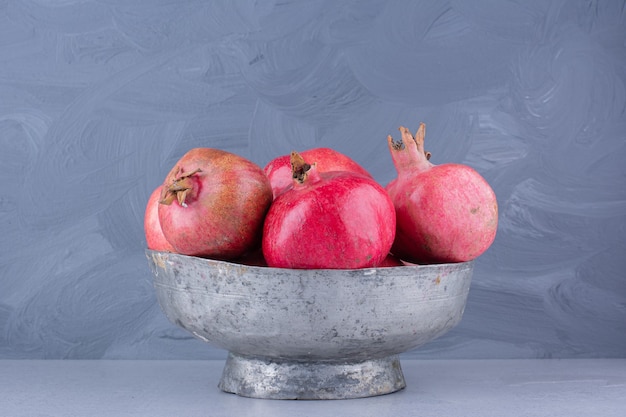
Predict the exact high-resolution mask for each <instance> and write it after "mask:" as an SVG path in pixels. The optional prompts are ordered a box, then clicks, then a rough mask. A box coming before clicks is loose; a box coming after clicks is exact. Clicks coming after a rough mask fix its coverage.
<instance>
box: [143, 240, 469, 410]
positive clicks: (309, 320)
mask: <svg viewBox="0 0 626 417" xmlns="http://www.w3.org/2000/svg"><path fill="white" fill-rule="evenodd" d="M146 254H147V257H148V261H149V264H150V268H151V269H152V272H153V274H154V287H155V290H156V295H157V298H158V301H159V304H160V306H161V308H162V310H163V312H164V313H165V315H166V316H167V317H168V319H169V320H170V321H171V322H173V323H175V324H177V325H179V326H180V327H182V328H183V329H185V330H187V331H189V332H190V333H191V334H193V335H194V336H195V337H197V338H198V339H200V340H203V341H205V342H207V343H209V344H211V345H213V346H215V347H218V348H222V349H226V350H228V352H229V354H228V359H227V360H226V365H225V367H224V371H223V374H222V377H221V379H220V382H219V388H220V389H222V390H223V391H226V392H232V393H235V394H238V395H241V396H246V397H254V398H273V399H345V398H358V397H369V396H374V395H381V394H388V393H391V392H394V391H397V390H400V389H402V388H404V387H405V386H406V384H405V380H404V376H403V374H402V369H401V367H400V361H399V358H398V355H399V354H400V353H402V352H406V351H408V350H410V349H413V348H416V347H418V346H420V345H422V344H424V343H426V342H429V341H431V340H433V339H435V338H436V337H439V336H441V335H442V334H444V333H445V332H447V331H448V330H450V329H451V328H452V327H454V326H455V325H456V324H457V323H458V322H459V321H460V320H461V316H462V315H463V310H464V309H465V304H466V301H467V295H468V292H469V288H470V281H471V277H472V271H473V263H472V262H464V263H453V264H437V265H415V266H400V267H386V268H367V269H354V270H297V269H281V268H268V267H258V266H247V265H241V264H235V263H230V262H222V261H216V260H210V259H204V258H197V257H191V256H185V255H178V254H172V253H168V252H156V251H151V250H147V251H146Z"/></svg>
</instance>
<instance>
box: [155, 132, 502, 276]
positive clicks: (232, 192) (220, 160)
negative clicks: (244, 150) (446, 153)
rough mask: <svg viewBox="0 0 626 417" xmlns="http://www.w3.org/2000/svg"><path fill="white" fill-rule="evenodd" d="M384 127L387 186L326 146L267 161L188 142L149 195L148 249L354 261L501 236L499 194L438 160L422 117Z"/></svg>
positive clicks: (446, 254) (470, 245) (398, 260)
mask: <svg viewBox="0 0 626 417" xmlns="http://www.w3.org/2000/svg"><path fill="white" fill-rule="evenodd" d="M400 131H401V139H400V140H398V141H395V140H394V139H393V138H392V137H391V136H389V137H388V138H387V142H388V146H389V152H390V154H391V157H392V161H393V164H394V165H395V168H396V170H397V172H398V175H397V178H395V179H394V180H392V181H391V182H390V183H389V184H387V186H386V187H383V186H381V185H380V184H378V183H377V182H376V181H375V180H374V178H373V177H372V176H371V175H370V174H369V172H368V171H367V170H366V169H365V168H363V167H362V166H361V165H359V164H358V163H357V162H355V161H354V160H353V159H351V158H350V157H348V156H346V155H344V154H342V153H340V152H337V151H335V150H332V149H329V148H314V149H308V150H305V151H303V152H301V153H298V152H292V153H291V154H288V155H281V156H277V157H276V158H274V159H273V160H272V161H270V162H269V163H268V164H267V165H266V166H265V168H261V167H260V166H258V165H256V164H255V163H253V162H251V161H250V160H248V159H246V158H243V157H241V156H239V155H236V154H233V153H230V152H226V151H223V150H219V149H213V148H195V149H191V150H190V151H189V152H187V153H186V154H185V155H183V156H182V157H181V158H180V160H179V161H178V162H177V163H176V164H175V165H174V166H173V167H172V169H171V170H170V172H169V174H168V175H167V176H166V178H165V180H164V181H163V183H162V184H161V185H159V186H158V187H157V188H156V189H155V190H154V191H153V192H152V194H151V195H150V198H149V199H148V203H147V206H146V212H145V218H144V230H145V234H146V242H147V245H148V248H149V249H152V250H157V251H167V252H173V253H180V254H183V255H190V256H199V257H205V258H211V259H218V260H226V261H230V262H236V263H241V264H247V265H254V266H268V267H275V268H294V269H356V268H370V267H398V266H403V265H406V264H432V263H447V262H465V261H470V260H473V259H475V258H477V257H478V256H480V255H481V254H482V253H484V252H485V251H486V250H487V249H488V248H489V246H490V245H491V244H492V243H493V241H494V239H495V235H496V230H497V226H498V205H497V201H496V196H495V193H494V192H493V190H492V189H491V187H490V186H489V184H488V183H487V182H486V181H485V179H484V178H483V177H482V176H480V174H478V172H476V171H475V170H474V169H472V168H471V167H469V166H467V165H462V164H453V163H448V164H441V165H434V164H433V163H431V162H430V153H429V152H426V151H425V149H424V136H425V125H424V124H423V123H422V124H420V127H419V129H418V131H417V133H416V134H415V136H414V135H412V134H411V133H410V131H409V130H408V129H407V128H405V127H400Z"/></svg>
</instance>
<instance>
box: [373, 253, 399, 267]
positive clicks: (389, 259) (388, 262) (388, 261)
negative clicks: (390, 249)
mask: <svg viewBox="0 0 626 417" xmlns="http://www.w3.org/2000/svg"><path fill="white" fill-rule="evenodd" d="M393 266H404V264H403V263H402V261H401V260H400V259H399V258H397V257H395V256H393V255H392V254H391V253H390V254H388V255H387V256H386V257H385V259H383V261H382V262H381V263H380V264H378V267H379V268H388V267H393Z"/></svg>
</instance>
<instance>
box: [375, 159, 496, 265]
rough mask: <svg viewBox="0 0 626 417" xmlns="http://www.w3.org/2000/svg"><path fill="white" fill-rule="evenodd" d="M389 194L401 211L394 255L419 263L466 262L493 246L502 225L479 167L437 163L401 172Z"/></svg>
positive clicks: (397, 214) (493, 198)
mask: <svg viewBox="0 0 626 417" xmlns="http://www.w3.org/2000/svg"><path fill="white" fill-rule="evenodd" d="M386 189H387V192H388V193H389V196H390V197H391V199H392V201H393V202H394V206H395V208H396V221H397V230H396V239H395V242H394V244H393V247H392V249H391V252H392V253H393V254H394V255H396V256H398V257H400V258H401V259H403V260H406V261H409V262H414V263H446V262H465V261H470V260H472V259H475V258H477V257H478V256H480V255H481V254H482V253H483V252H485V251H486V250H487V248H489V246H490V245H491V244H492V243H493V241H494V239H495V236H496V230H497V227H498V205H497V202H496V196H495V194H494V192H493V190H492V189H491V187H490V186H489V184H488V183H487V182H486V181H485V180H484V178H483V177H482V176H481V175H480V174H478V172H476V171H475V170H474V169H472V168H471V167H469V166H467V165H461V164H442V165H432V166H431V167H430V168H428V169H426V170H424V171H421V172H415V173H411V172H407V173H403V174H400V175H399V176H398V178H397V179H395V180H393V181H392V182H390V183H389V184H388V185H387V187H386Z"/></svg>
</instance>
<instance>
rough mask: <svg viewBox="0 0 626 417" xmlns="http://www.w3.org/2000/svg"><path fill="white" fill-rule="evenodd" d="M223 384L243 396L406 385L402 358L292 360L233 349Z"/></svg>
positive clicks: (387, 389)
mask: <svg viewBox="0 0 626 417" xmlns="http://www.w3.org/2000/svg"><path fill="white" fill-rule="evenodd" d="M218 386H219V388H220V389H221V390H222V391H225V392H231V393H233V394H237V395H240V396H242V397H252V398H267V399H277V400H279V399H280V400H287V399H293V400H338V399H347V398H362V397H373V396H376V395H383V394H389V393H392V392H395V391H398V390H401V389H403V388H404V387H405V386H406V383H405V381H404V375H403V374H402V368H401V367H400V359H399V358H398V357H397V356H395V355H394V356H389V357H386V358H381V359H371V360H365V361H358V362H349V361H344V362H319V361H310V362H302V361H289V360H276V359H269V358H259V357H250V356H241V355H238V354H235V353H232V352H230V353H229V354H228V359H227V360H226V365H225V366H224V372H223V373H222V378H221V379H220V382H219V385H218Z"/></svg>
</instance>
